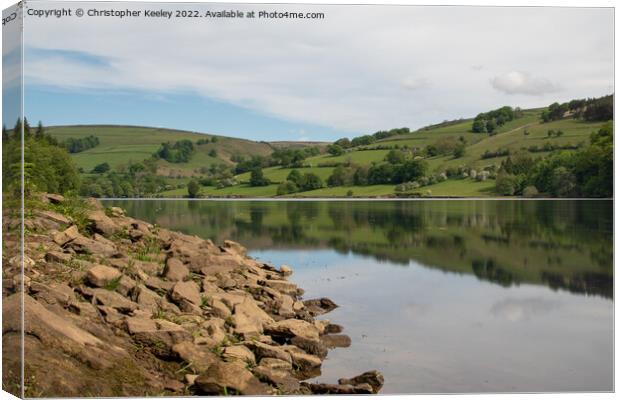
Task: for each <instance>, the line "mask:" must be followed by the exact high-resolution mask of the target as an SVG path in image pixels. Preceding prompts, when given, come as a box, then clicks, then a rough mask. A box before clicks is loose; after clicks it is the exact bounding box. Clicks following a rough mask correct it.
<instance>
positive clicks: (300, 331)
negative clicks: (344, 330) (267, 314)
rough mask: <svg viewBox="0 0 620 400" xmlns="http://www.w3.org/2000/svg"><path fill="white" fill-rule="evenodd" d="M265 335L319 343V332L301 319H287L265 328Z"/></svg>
mask: <svg viewBox="0 0 620 400" xmlns="http://www.w3.org/2000/svg"><path fill="white" fill-rule="evenodd" d="M265 333H267V334H268V335H271V336H273V337H274V338H275V337H279V338H292V337H295V336H297V337H300V338H303V339H306V340H310V341H314V342H318V341H319V331H318V329H317V328H316V327H315V326H314V325H312V324H311V323H309V322H306V321H303V320H301V319H285V320H282V321H278V322H275V323H273V324H270V325H267V326H265Z"/></svg>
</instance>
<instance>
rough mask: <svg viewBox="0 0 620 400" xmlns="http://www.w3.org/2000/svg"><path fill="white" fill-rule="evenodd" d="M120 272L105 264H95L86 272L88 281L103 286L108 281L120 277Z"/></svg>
mask: <svg viewBox="0 0 620 400" xmlns="http://www.w3.org/2000/svg"><path fill="white" fill-rule="evenodd" d="M120 277H121V272H120V271H119V270H117V269H116V268H112V267H108V266H106V265H95V266H94V267H92V268H91V269H89V270H88V272H87V273H86V279H87V280H88V282H89V283H90V284H91V285H93V286H96V287H104V286H106V285H107V284H109V283H110V282H112V281H114V280H117V279H120Z"/></svg>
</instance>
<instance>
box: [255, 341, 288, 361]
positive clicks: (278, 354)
mask: <svg viewBox="0 0 620 400" xmlns="http://www.w3.org/2000/svg"><path fill="white" fill-rule="evenodd" d="M246 345H247V346H248V347H249V348H250V349H252V350H253V351H254V354H256V356H257V357H258V358H259V359H260V360H261V361H262V360H263V359H265V358H269V359H277V360H281V361H283V362H285V363H287V364H289V365H292V364H293V359H292V357H291V354H290V353H289V352H288V351H286V350H285V349H283V348H282V347H280V346H272V345H269V344H266V343H261V342H256V341H254V342H250V343H246Z"/></svg>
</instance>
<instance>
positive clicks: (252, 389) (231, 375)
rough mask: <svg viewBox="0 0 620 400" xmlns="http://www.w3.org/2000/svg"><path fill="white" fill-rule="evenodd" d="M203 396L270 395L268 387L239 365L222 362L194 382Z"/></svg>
mask: <svg viewBox="0 0 620 400" xmlns="http://www.w3.org/2000/svg"><path fill="white" fill-rule="evenodd" d="M194 386H195V387H196V388H197V389H198V390H199V392H200V393H201V394H206V395H222V394H232V393H231V391H232V392H234V393H237V394H242V395H254V396H258V395H265V394H269V391H268V389H269V388H268V386H267V385H265V384H264V383H261V382H260V381H259V380H258V378H256V377H255V376H254V375H252V373H251V372H250V371H248V370H247V369H245V368H244V367H243V366H242V365H240V364H239V363H226V362H220V363H217V364H214V365H212V366H211V367H210V368H209V369H208V370H207V372H206V373H205V374H202V375H200V376H198V378H196V380H195V381H194Z"/></svg>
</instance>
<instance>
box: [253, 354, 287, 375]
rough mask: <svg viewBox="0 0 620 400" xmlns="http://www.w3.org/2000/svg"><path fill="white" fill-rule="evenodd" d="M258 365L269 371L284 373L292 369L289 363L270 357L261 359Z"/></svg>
mask: <svg viewBox="0 0 620 400" xmlns="http://www.w3.org/2000/svg"><path fill="white" fill-rule="evenodd" d="M287 354H288V353H287ZM258 365H259V366H262V367H266V368H269V369H282V370H285V371H291V370H292V369H293V365H292V364H291V363H290V362H287V361H284V360H280V359H277V358H270V357H265V358H261V360H260V362H259V363H258Z"/></svg>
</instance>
